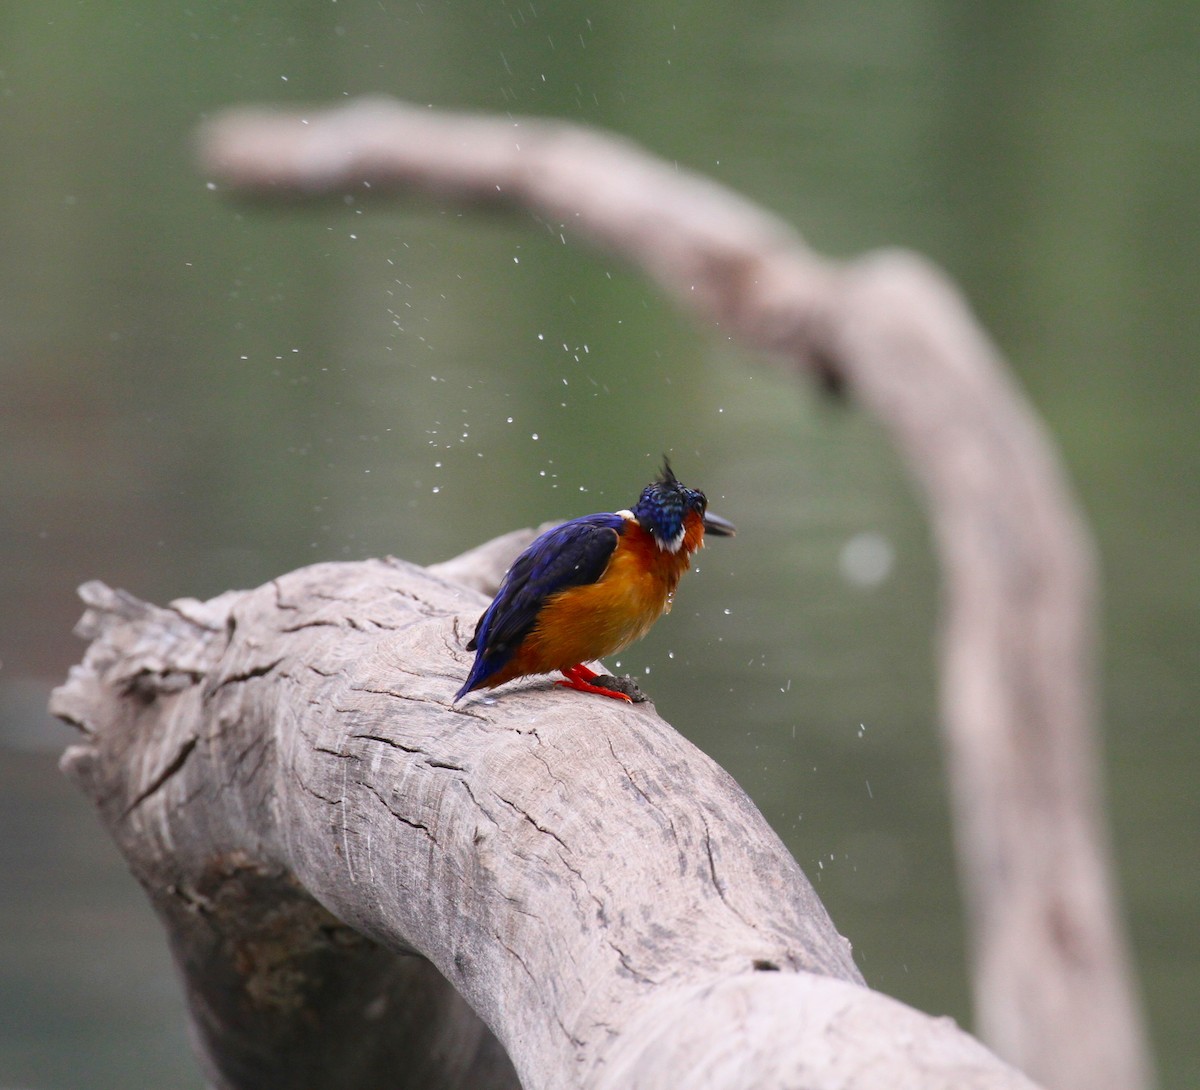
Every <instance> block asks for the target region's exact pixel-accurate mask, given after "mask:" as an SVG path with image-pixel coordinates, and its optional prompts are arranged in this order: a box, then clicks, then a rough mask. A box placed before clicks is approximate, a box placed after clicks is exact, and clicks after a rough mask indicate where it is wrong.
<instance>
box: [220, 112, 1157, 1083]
mask: <svg viewBox="0 0 1200 1090" xmlns="http://www.w3.org/2000/svg"><path fill="white" fill-rule="evenodd" d="M200 152H201V158H202V162H203V165H204V169H205V170H206V172H208V174H209V176H210V177H212V178H214V179H216V181H217V182H218V183H219V184H220V185H221V186H224V187H226V188H227V189H229V190H232V191H233V192H235V193H238V194H249V195H255V196H259V197H265V198H283V199H295V198H297V197H322V196H327V195H331V194H338V195H344V194H354V195H358V194H364V193H366V192H368V191H369V192H372V193H375V194H393V195H397V196H401V197H407V196H410V195H421V196H425V197H432V198H434V199H436V200H440V201H443V202H449V203H452V204H457V205H489V206H495V205H499V206H504V207H508V208H515V209H518V210H523V211H528V212H531V213H533V215H534V216H535V217H537V218H538V219H539V220H540V221H541V222H542V223H543V224H546V225H549V226H551V227H552V228H553V229H554V230H555V231H556V233H557V232H561V233H562V235H563V237H564V239H565V240H567V241H570V240H574V239H582V240H584V241H589V242H591V243H593V244H595V245H598V246H601V247H603V248H605V249H607V250H609V251H611V252H613V253H615V254H617V255H619V256H620V257H623V258H625V259H626V260H628V261H630V262H631V263H632V264H634V265H636V266H638V267H640V268H641V269H643V270H644V271H645V272H646V273H647V275H648V276H649V277H651V279H652V280H653V281H654V282H655V283H656V284H657V285H658V286H659V287H660V288H661V289H662V290H664V291H665V292H667V293H668V294H669V295H671V296H672V297H673V298H675V299H676V300H677V301H678V302H679V303H680V304H681V306H683V307H684V309H686V310H688V311H690V312H692V313H693V314H695V315H697V316H698V317H699V318H700V319H701V320H703V321H705V322H707V323H715V324H717V325H718V326H719V327H720V328H721V330H722V331H723V332H724V333H726V334H728V335H730V336H732V337H735V338H739V339H741V340H743V341H744V342H745V343H748V344H750V345H752V346H755V347H757V348H760V349H763V350H765V351H767V352H768V353H770V354H771V355H773V356H775V357H777V358H779V359H781V360H783V361H784V362H785V363H786V364H789V365H791V366H794V367H795V368H796V369H797V370H798V371H801V372H807V373H809V374H815V375H816V376H818V377H819V378H820V379H821V380H822V381H824V382H825V383H826V384H829V385H833V386H835V387H839V388H842V389H845V390H846V391H847V392H848V393H849V394H850V395H851V396H852V397H855V398H857V399H858V401H859V402H860V403H861V404H863V405H864V406H865V407H866V408H867V409H868V410H870V411H871V412H873V413H874V414H875V416H876V417H877V418H878V419H879V420H880V421H881V423H882V424H883V426H884V427H885V428H886V429H887V431H888V432H889V433H890V434H891V436H892V438H893V440H894V442H895V444H896V447H897V449H898V450H899V452H900V454H901V456H902V457H903V458H904V459H905V460H906V462H907V464H908V466H909V468H910V470H911V472H912V474H913V476H914V478H915V479H916V481H917V482H918V484H919V485H920V487H921V489H922V490H923V492H924V494H925V497H926V501H927V506H928V511H929V517H930V520H931V523H932V527H933V532H934V540H935V542H936V545H937V550H938V554H939V557H940V561H941V566H942V571H943V582H944V587H943V606H942V617H941V625H940V628H941V638H940V643H941V649H940V679H941V681H940V684H941V711H942V716H941V718H942V726H943V731H944V738H945V746H946V749H947V753H948V761H947V764H948V767H949V770H950V778H951V797H952V803H953V814H954V821H955V828H956V839H957V849H958V856H959V860H960V873H961V878H962V883H963V888H964V894H965V901H966V904H967V908H968V914H969V915H968V930H969V934H970V944H971V951H970V952H971V960H972V964H973V985H974V996H975V1006H976V1016H977V1020H978V1023H979V1028H980V1032H981V1034H982V1036H983V1038H984V1040H986V1041H988V1042H990V1043H991V1044H992V1045H993V1047H995V1048H996V1049H997V1050H998V1051H999V1052H1000V1054H1001V1055H1004V1056H1005V1057H1007V1058H1008V1059H1009V1060H1011V1061H1012V1062H1014V1063H1016V1064H1018V1065H1019V1066H1020V1067H1022V1068H1023V1069H1024V1070H1026V1071H1029V1072H1031V1073H1032V1074H1034V1075H1035V1076H1036V1077H1038V1078H1039V1079H1040V1080H1042V1081H1043V1082H1045V1083H1046V1085H1048V1086H1050V1087H1052V1088H1053V1090H1136V1088H1139V1087H1146V1086H1148V1085H1149V1084H1150V1082H1151V1076H1150V1062H1149V1058H1148V1049H1147V1046H1146V1041H1145V1034H1144V1031H1143V1028H1142V1025H1141V1017H1140V1010H1139V1005H1138V1003H1137V1000H1136V996H1135V990H1134V987H1133V984H1132V975H1131V972H1130V967H1129V956H1128V952H1127V945H1126V940H1125V937H1124V935H1123V932H1122V927H1121V922H1120V913H1119V910H1118V907H1117V898H1116V894H1115V887H1114V882H1113V879H1112V868H1111V863H1110V858H1109V857H1110V851H1109V847H1108V838H1107V835H1106V832H1105V825H1104V820H1103V816H1102V815H1103V807H1102V794H1103V792H1102V789H1101V777H1100V763H1101V762H1100V756H1099V748H1100V747H1099V741H1098V738H1097V735H1096V731H1095V726H1094V723H1095V709H1094V702H1093V690H1094V681H1093V639H1094V629H1095V620H1094V608H1095V607H1094V599H1095V583H1096V579H1095V572H1094V559H1093V555H1092V546H1091V542H1090V540H1089V537H1088V533H1087V530H1086V528H1085V526H1084V524H1083V521H1082V518H1081V516H1080V515H1079V513H1078V507H1077V504H1076V502H1075V500H1074V497H1073V495H1072V493H1071V489H1070V487H1069V485H1068V484H1067V482H1066V480H1065V477H1064V475H1063V473H1062V470H1061V467H1060V465H1059V462H1058V458H1057V456H1056V454H1055V452H1054V449H1053V446H1052V444H1051V443H1050V441H1049V439H1048V438H1047V436H1046V435H1045V434H1044V432H1043V429H1042V428H1041V426H1040V424H1039V423H1038V421H1037V419H1036V416H1035V414H1034V413H1033V411H1032V410H1031V408H1030V407H1029V405H1028V404H1027V403H1026V401H1025V399H1024V397H1023V396H1022V394H1021V392H1020V391H1019V389H1018V388H1017V386H1016V385H1015V383H1014V382H1013V381H1012V380H1011V378H1010V377H1009V375H1008V372H1007V369H1006V367H1005V365H1004V361H1003V360H1002V359H1001V357H1000V355H999V353H998V352H997V351H996V349H995V347H994V346H993V345H992V344H990V343H989V341H988V339H987V338H986V336H985V335H984V334H983V332H982V331H981V330H980V329H979V326H978V325H977V323H976V322H975V321H974V319H973V318H972V316H971V314H970V312H969V310H968V308H967V306H966V305H965V303H964V302H963V300H962V299H961V297H960V295H959V294H958V292H957V291H956V290H955V288H954V287H953V285H951V284H950V283H949V282H948V281H947V280H946V278H945V277H944V276H943V275H942V274H941V273H940V272H939V271H938V270H937V269H935V268H933V267H931V266H930V265H929V264H928V263H927V262H926V261H924V260H922V259H921V258H919V257H917V256H916V255H913V254H910V253H905V252H900V251H888V252H883V253H878V254H872V255H868V256H866V257H864V258H862V259H860V260H856V261H852V262H849V263H846V264H834V263H832V262H829V261H827V260H825V259H823V258H821V257H820V256H819V255H817V254H815V253H813V252H812V251H811V250H810V249H809V248H808V247H807V246H805V244H804V243H803V241H802V240H801V239H800V238H799V237H798V236H797V235H796V234H795V232H794V231H792V230H791V228H790V227H789V226H788V225H786V224H784V223H782V222H780V221H779V220H778V219H776V218H774V217H772V216H770V215H768V214H767V213H765V212H763V211H762V210H761V209H759V208H757V207H755V206H754V205H752V204H751V203H749V202H748V201H746V200H744V199H742V198H740V197H738V196H737V195H736V194H733V193H731V192H729V191H728V190H725V189H723V188H722V187H720V186H718V185H715V184H713V183H712V182H710V181H708V180H706V179H704V178H701V177H698V176H696V175H693V174H690V173H688V172H687V171H684V170H680V169H679V168H678V166H677V165H676V164H667V163H664V162H662V161H659V160H656V159H654V158H652V157H650V156H648V155H646V154H645V153H643V152H641V151H639V150H638V149H636V148H634V147H633V146H631V145H630V144H628V143H627V142H625V141H622V140H619V139H616V138H614V137H611V136H607V135H604V134H600V133H595V132H591V131H587V130H584V129H581V128H578V127H576V126H571V125H564V124H557V123H552V122H546V121H539V120H534V119H529V118H514V117H499V116H497V117H476V116H465V115H455V114H448V113H444V112H438V111H433V110H429V109H424V108H416V107H411V106H407V105H405V104H402V103H397V102H392V101H387V100H363V101H360V102H356V103H352V104H350V105H348V106H345V107H342V108H340V109H335V110H329V111H320V110H314V111H309V112H305V113H272V112H266V111H254V110H244V111H233V112H230V113H228V114H226V115H223V116H220V117H218V118H216V119H215V120H214V121H213V122H212V123H211V124H210V125H209V126H208V127H206V129H205V130H204V132H203V133H202V136H201V140H200Z"/></svg>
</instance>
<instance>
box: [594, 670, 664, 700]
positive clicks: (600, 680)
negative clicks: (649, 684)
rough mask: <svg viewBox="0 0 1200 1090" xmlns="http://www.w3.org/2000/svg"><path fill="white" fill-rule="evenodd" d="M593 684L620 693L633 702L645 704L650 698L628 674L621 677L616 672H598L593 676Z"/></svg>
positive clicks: (598, 687)
mask: <svg viewBox="0 0 1200 1090" xmlns="http://www.w3.org/2000/svg"><path fill="white" fill-rule="evenodd" d="M592 684H593V685H595V686H596V688H597V689H608V690H609V691H611V692H614V693H620V694H621V695H622V696H623V697H625V699H626V700H628V701H629V702H630V703H631V704H644V703H646V702H647V701H648V700H649V699H650V698H649V697H648V696H647V695H646V694H645V693H644V692H642V690H641V689H639V688H638V683H637V682H636V681H634V680H633V678H631V677H630V676H629V675H628V674H622V675H621V676H620V677H617V676H616V675H615V674H597V675H596V676H595V677H594V678H592Z"/></svg>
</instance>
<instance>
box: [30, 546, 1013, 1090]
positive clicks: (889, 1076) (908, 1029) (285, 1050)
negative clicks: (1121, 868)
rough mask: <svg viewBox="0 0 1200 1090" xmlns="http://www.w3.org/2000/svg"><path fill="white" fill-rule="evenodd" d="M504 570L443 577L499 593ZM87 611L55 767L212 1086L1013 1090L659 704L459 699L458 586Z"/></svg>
mask: <svg viewBox="0 0 1200 1090" xmlns="http://www.w3.org/2000/svg"><path fill="white" fill-rule="evenodd" d="M522 540H523V538H521V537H517V538H513V536H512V535H509V538H508V541H507V544H506V545H502V546H500V548H501V549H503V548H506V547H512V546H515V545H519V544H520V542H521V541H522ZM495 555H496V550H495V549H493V550H490V551H489V550H487V549H484V550H483V551H482V552H477V553H476V554H475V558H474V561H471V560H470V558H466V559H462V560H460V561H458V562H452V563H451V564H450V565H447V566H446V567H448V568H450V569H451V570H454V569H455V568H456V569H457V570H458V572H459V573H460V575H462V576H463V578H464V579H467V581H471V580H470V579H469V578H468V577H467V569H468V568H473V570H474V571H475V573H476V574H475V581H478V582H480V583H482V584H484V585H488V583H489V580H490V579H491V578H492V577H493V576H494V574H495V566H494V564H493V560H494V558H495ZM489 565H491V566H489ZM489 573H490V574H489ZM82 593H83V596H84V599H85V601H86V603H87V605H88V611H87V613H86V614H85V616H84V619H83V621H82V622H81V627H80V631H81V634H83V635H84V636H86V637H87V638H88V639H90V640H91V641H92V642H91V645H90V647H89V649H88V652H87V655H86V657H85V660H84V662H83V664H82V665H80V666H77V667H75V668H74V669H73V670H72V672H71V675H70V677H69V679H68V681H67V682H66V684H64V685H63V686H62V687H60V688H59V689H58V690H56V692H55V694H54V697H53V701H52V710H53V711H54V712H55V713H56V714H57V715H59V716H61V717H62V718H64V719H66V720H67V721H69V722H71V723H73V724H75V725H76V726H77V727H79V729H80V730H81V731H82V732H83V734H84V741H83V742H82V744H79V745H76V746H74V747H72V748H71V749H70V750H69V751H68V752H67V754H66V755H65V757H64V761H63V764H64V768H65V769H66V771H67V772H68V773H69V775H71V776H72V778H73V779H74V780H75V781H76V782H77V783H78V784H79V785H80V786H81V788H82V789H83V790H84V791H85V792H86V793H87V794H88V795H89V796H90V797H91V798H92V799H93V801H94V802H95V803H96V805H97V807H98V808H99V810H100V813H101V816H102V818H103V820H104V822H105V824H106V825H107V827H108V828H109V830H110V832H111V833H112V835H113V836H114V837H115V839H116V840H117V843H118V844H119V846H120V848H121V850H122V851H123V852H124V854H125V856H126V858H127V859H128V861H129V863H130V866H131V868H132V869H133V872H134V874H135V875H136V877H137V878H138V880H139V881H140V882H141V883H142V885H143V886H144V887H145V889H146V892H147V893H148V895H149V897H150V899H151V901H152V902H153V904H154V906H155V908H156V910H157V912H158V913H159V915H160V917H161V918H162V920H163V922H164V924H165V926H166V929H167V932H168V934H169V936H170V941H171V946H172V950H173V953H174V957H175V959H176V962H177V964H178V965H179V967H180V970H181V974H182V976H183V978H184V981H185V985H186V989H187V998H188V1005H189V1010H190V1014H191V1023H192V1030H193V1036H194V1039H195V1041H196V1044H197V1048H198V1052H199V1054H200V1056H201V1058H202V1061H203V1063H204V1066H205V1070H206V1075H207V1077H208V1079H209V1082H210V1084H211V1085H212V1086H214V1087H218V1088H221V1090H235V1088H236V1090H243V1088H251V1087H254V1088H260V1087H263V1086H270V1087H272V1088H278V1090H288V1088H301V1087H313V1086H321V1087H326V1088H364V1090H365V1088H368V1087H370V1088H372V1090H378V1088H381V1087H406V1088H407V1087H413V1088H415V1087H422V1088H425V1090H438V1088H442V1087H455V1088H459V1087H461V1088H467V1087H472V1088H474V1087H483V1088H496V1090H500V1088H511V1087H515V1086H517V1085H518V1081H517V1080H518V1079H519V1080H520V1083H519V1084H520V1085H521V1086H523V1087H525V1090H550V1088H555V1090H558V1088H563V1087H586V1088H589V1090H592V1088H595V1090H618V1088H620V1090H631V1088H646V1090H660V1088H667V1087H684V1086H686V1087H689V1088H714V1090H715V1088H723V1090H725V1088H728V1090H732V1088H735V1087H737V1088H747V1090H749V1088H755V1090H763V1088H767V1087H796V1086H804V1087H813V1088H823V1087H848V1088H863V1090H866V1088H880V1090H882V1088H885V1087H886V1088H887V1090H893V1088H895V1087H914V1088H916V1087H922V1088H930V1087H939V1088H940V1087H944V1088H946V1090H950V1088H952V1087H953V1088H955V1090H959V1088H968V1090H969V1088H974V1087H981V1088H982V1087H988V1088H996V1090H1000V1088H1010V1090H1028V1088H1029V1087H1031V1085H1032V1084H1030V1083H1029V1082H1028V1081H1027V1080H1026V1079H1025V1078H1024V1077H1023V1076H1021V1075H1020V1074H1018V1073H1017V1072H1015V1071H1013V1070H1012V1069H1011V1068H1008V1067H1007V1066H1006V1065H1004V1064H1003V1063H1001V1062H1000V1061H999V1060H997V1059H996V1058H995V1057H993V1056H992V1055H991V1054H990V1053H988V1052H987V1051H986V1050H985V1049H984V1048H983V1047H982V1046H981V1045H979V1044H977V1043H976V1042H975V1041H973V1040H972V1039H971V1038H970V1037H968V1036H967V1035H966V1034H964V1033H962V1032H961V1031H960V1030H958V1029H957V1027H955V1026H954V1024H953V1023H952V1022H950V1021H949V1020H947V1019H934V1018H929V1017H927V1016H925V1015H921V1014H919V1013H917V1012H915V1011H913V1010H911V1009H909V1008H906V1007H904V1006H903V1005H902V1004H900V1003H897V1002H896V1001H894V1000H891V999H888V998H887V997H885V996H882V995H879V994H878V993H875V992H872V991H870V990H868V989H867V988H866V987H865V986H863V984H862V981H861V978H860V976H859V973H858V970H857V969H856V968H855V966H854V963H853V961H852V959H851V955H850V947H849V944H848V943H847V942H846V940H845V939H843V938H842V937H840V936H839V935H838V934H837V932H836V931H835V929H834V927H833V925H832V924H831V922H830V921H829V918H828V916H827V915H826V913H825V911H824V909H823V908H822V906H821V904H820V902H819V901H818V899H817V897H816V895H815V893H814V892H813V890H812V887H811V886H810V885H809V883H808V881H807V880H806V879H805V877H804V875H803V874H802V873H801V871H800V868H799V867H798V866H797V865H796V863H795V862H794V860H793V859H792V858H791V857H790V856H789V855H788V853H787V851H786V849H785V848H784V847H783V845H782V843H781V842H780V841H779V839H778V837H777V836H776V835H775V834H774V832H773V831H772V830H771V829H770V827H769V826H768V825H767V823H766V821H765V820H764V819H763V817H762V816H761V815H760V814H759V813H758V811H757V810H756V809H755V808H754V806H753V805H752V803H751V802H750V801H749V799H748V798H747V797H746V796H745V794H744V793H743V792H742V791H741V790H740V789H739V788H738V786H737V784H735V783H734V782H733V780H732V779H731V778H730V777H729V776H728V775H727V774H726V773H725V772H724V771H723V770H722V769H720V768H719V767H718V766H717V765H715V764H714V763H713V762H712V761H711V760H709V759H708V758H707V757H705V756H704V754H702V753H701V752H700V751H699V750H697V749H696V748H695V747H694V746H692V745H691V744H690V743H688V742H687V741H686V740H685V739H684V738H683V737H681V736H680V735H679V734H678V733H676V732H675V731H674V730H673V729H672V728H671V727H670V726H669V725H668V724H666V723H665V722H664V721H663V720H662V719H660V718H659V717H658V716H657V714H656V713H655V712H654V710H653V707H652V706H651V705H649V704H642V705H636V706H630V705H624V704H618V702H616V701H605V700H598V699H587V698H581V697H580V695H579V694H577V693H567V692H564V691H562V690H559V689H557V688H555V687H553V686H552V685H551V684H550V683H549V682H547V681H544V680H542V681H533V682H527V683H524V684H520V683H517V684H514V685H513V686H510V687H509V688H508V689H507V690H506V692H505V695H504V696H503V698H502V699H494V698H489V697H485V698H482V699H474V698H472V699H469V700H467V701H464V702H462V703H460V704H457V705H455V704H452V703H451V697H452V694H453V693H454V691H455V689H456V687H457V686H458V684H459V683H460V681H461V678H462V677H463V676H464V675H465V672H466V670H467V668H468V665H469V657H470V656H469V655H468V654H467V653H466V652H464V651H463V649H462V648H463V644H464V642H465V638H466V635H467V634H468V633H469V632H470V629H471V626H472V625H473V622H474V620H475V618H476V616H477V615H478V612H479V610H480V609H481V608H482V606H483V605H484V604H485V603H486V599H485V597H484V596H483V595H481V594H480V592H479V591H478V590H475V589H471V588H470V587H468V586H467V585H466V584H465V583H460V582H455V581H451V580H449V579H446V578H445V577H444V576H442V575H439V574H437V573H436V572H435V571H432V570H429V569H422V568H418V567H415V566H413V565H410V564H406V563H404V562H402V561H398V560H387V561H368V562H363V563H348V564H319V565H316V566H314V567H311V568H306V569H302V570H300V571H297V572H293V573H291V574H290V575H286V576H283V577H281V578H279V579H276V580H274V581H273V582H271V583H269V584H267V585H266V586H263V587H260V588H258V589H257V590H253V591H247V592H231V593H228V594H225V595H223V596H221V597H220V598H217V599H214V600H213V601H210V602H206V603H201V602H197V601H193V600H185V601H179V602H175V603H172V604H171V606H169V607H167V608H159V607H155V606H152V605H148V604H145V603H142V602H140V601H138V600H136V599H134V598H133V597H131V596H129V595H127V594H124V593H122V592H120V591H114V590H110V589H109V588H107V587H105V586H104V585H103V584H99V583H91V584H87V585H86V586H85V587H84V588H83V589H82ZM501 1046H503V1047H501ZM510 1058H511V1065H510Z"/></svg>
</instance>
